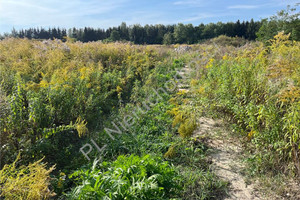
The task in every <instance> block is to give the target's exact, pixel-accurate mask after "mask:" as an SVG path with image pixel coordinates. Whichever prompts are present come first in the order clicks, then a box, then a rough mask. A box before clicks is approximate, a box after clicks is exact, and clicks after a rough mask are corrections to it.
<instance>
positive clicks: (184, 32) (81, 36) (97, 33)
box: [5, 19, 261, 44]
mask: <svg viewBox="0 0 300 200" xmlns="http://www.w3.org/2000/svg"><path fill="white" fill-rule="evenodd" d="M260 27H261V22H258V21H254V20H253V19H252V20H251V21H243V22H240V21H239V20H238V21H237V22H235V23H233V22H228V23H222V22H218V23H209V24H200V25H198V26H194V25H192V24H186V25H185V24H182V23H179V24H176V25H163V24H157V25H145V26H141V25H139V24H135V25H131V26H127V24H126V23H125V22H123V23H122V24H121V25H119V26H118V27H111V28H108V29H101V28H91V27H85V28H75V27H74V28H71V29H69V30H66V29H61V28H49V29H44V28H29V29H25V30H24V29H22V30H19V31H16V30H15V29H13V30H12V32H11V33H10V34H6V35H5V36H6V37H8V36H10V37H18V38H28V39H54V38H56V39H62V40H64V39H65V38H66V36H68V37H70V38H73V39H74V40H76V41H81V42H91V41H98V40H105V41H130V42H133V43H135V44H173V43H180V44H183V43H186V44H194V43H198V42H200V41H202V40H206V39H211V38H214V37H218V36H220V35H226V36H229V37H235V36H238V37H243V38H245V39H249V40H255V39H256V32H257V31H258V30H259V28H260Z"/></svg>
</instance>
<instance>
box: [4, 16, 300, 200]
mask: <svg viewBox="0 0 300 200" xmlns="http://www.w3.org/2000/svg"><path fill="white" fill-rule="evenodd" d="M280 16H284V17H283V18H280V19H278V18H276V19H275V18H274V19H273V18H272V19H270V20H269V21H263V26H262V27H261V29H260V30H259V31H258V33H257V35H258V38H259V40H261V41H262V42H261V41H251V42H250V41H249V40H246V39H250V40H254V39H255V36H254V35H255V33H256V31H254V30H256V29H257V30H258V26H259V25H260V22H254V21H251V22H250V23H248V25H247V23H240V22H237V23H236V24H233V23H227V24H222V23H218V24H208V25H199V26H197V27H193V26H192V25H183V24H178V25H176V26H160V25H157V26H148V25H146V26H145V27H141V26H137V25H136V26H132V27H127V26H126V24H122V25H121V26H120V27H118V28H112V29H109V30H106V32H105V33H106V35H105V36H103V38H102V39H104V40H105V41H99V42H88V41H93V40H94V39H90V37H92V36H91V35H89V36H87V35H88V33H91V32H93V31H95V30H94V29H84V30H81V29H79V30H77V29H73V30H72V31H71V32H70V33H69V35H71V37H72V38H67V37H66V38H64V37H61V39H62V40H58V39H54V40H42V41H41V40H31V39H30V38H23V39H22V38H5V39H3V40H1V41H0V51H1V55H0V114H1V116H0V142H1V144H0V169H1V170H0V197H1V198H5V199H95V198H98V199H218V198H219V197H220V196H224V194H225V193H226V189H227V185H228V184H227V183H226V182H224V181H222V180H220V178H219V177H217V176H216V175H215V174H214V173H213V172H212V171H211V169H210V164H209V163H210V162H209V160H208V158H207V153H208V150H209V147H208V146H206V145H205V143H204V141H203V138H201V137H197V136H195V135H193V134H194V133H195V131H196V130H197V128H198V126H199V125H198V122H197V119H198V118H199V117H201V116H212V117H222V118H224V119H227V120H228V121H229V122H230V124H231V125H232V129H233V131H234V132H235V133H236V134H238V135H239V136H241V137H243V138H244V142H245V146H246V149H247V150H248V151H249V153H250V155H251V156H249V158H248V164H249V171H250V173H251V175H257V174H262V173H272V174H273V175H276V174H278V173H286V174H291V175H299V174H300V162H299V156H300V139H299V138H300V132H299V131H300V129H299V127H300V114H299V113H300V89H299V88H300V78H299V77H300V67H299V66H300V42H299V41H297V40H298V37H297V34H298V33H297V30H298V29H297V28H296V26H295V25H297V24H298V19H296V18H295V16H298V15H294V14H290V13H289V12H287V13H280ZM272 20H273V21H272ZM274 20H275V21H274ZM272 23H280V24H283V25H282V26H278V30H276V32H277V31H282V32H279V33H277V35H275V36H274V37H273V35H272V34H273V33H272V34H271V35H263V34H262V33H263V30H264V29H266V28H268V27H269V25H271V24H272ZM256 25H257V26H256ZM250 26H251V28H247V27H250ZM241 27H244V28H243V29H242V30H241ZM276 27H277V26H276ZM227 29H228V30H227ZM248 29H249V30H248ZM154 30H155V31H154ZM162 30H164V31H162ZM225 30H226V31H225ZM232 30H234V31H237V30H239V31H241V32H239V31H237V32H234V31H233V33H232V34H236V33H239V34H240V35H238V36H245V35H244V34H249V35H248V36H247V37H245V38H241V37H235V36H236V35H230V34H229V32H227V31H232ZM56 31H57V33H59V32H60V33H61V34H63V33H62V31H58V30H56ZM89 31H90V32H89ZM143 31H144V32H145V33H147V34H143ZM25 32H26V31H25ZM40 32H41V30H40ZM50 32H52V33H53V30H52V31H51V30H50ZM96 32H97V31H96ZM100 32H101V31H100ZM79 33H80V34H79ZM103 33H104V32H103ZM108 33H109V34H108ZM14 34H20V33H18V32H14ZM36 34H39V31H37V33H36ZM44 34H45V33H44ZM86 34H87V35H86ZM31 35H32V34H31ZM215 36H219V37H216V38H213V39H211V40H208V41H205V42H203V43H202V44H195V45H189V46H184V47H183V48H180V45H171V44H172V43H174V42H177V43H189V44H193V43H197V42H199V41H200V40H202V39H208V38H212V37H215ZM229 36H232V37H229ZM16 37H20V36H16ZM22 37H23V36H22ZM49 37H50V36H49ZM51 37H52V36H51ZM97 37H98V36H97ZM97 37H95V40H98V38H97ZM101 37H102V36H101ZM270 37H272V38H270ZM46 38H47V37H46ZM36 39H38V37H37V38H36ZM76 40H78V41H76ZM118 40H130V41H133V42H134V43H137V44H143V43H149V44H161V43H162V42H163V43H164V44H166V45H167V46H159V45H151V46H147V45H133V44H132V43H129V42H128V43H127V42H122V43H120V42H116V41H118ZM81 41H83V42H81ZM113 41H114V43H112V42H113ZM85 42H88V43H85ZM184 66H188V67H189V71H188V73H189V76H188V77H184V76H183V75H182V74H181V73H179V72H178V71H179V70H181V69H182V68H183V67H184ZM186 82H187V83H188V85H189V87H190V89H188V90H182V89H181V90H180V91H179V90H178V85H184V84H186ZM200 126H201V125H200ZM83 147H87V148H90V150H89V151H86V149H83ZM20 155H22V157H20ZM93 160H94V162H92V161H93ZM54 166H55V167H54Z"/></svg>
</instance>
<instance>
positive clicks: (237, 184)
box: [195, 118, 264, 200]
mask: <svg viewBox="0 0 300 200" xmlns="http://www.w3.org/2000/svg"><path fill="white" fill-rule="evenodd" d="M222 124H223V122H222V121H220V120H213V119H209V118H200V119H199V125H200V126H199V130H198V131H197V132H196V133H195V137H197V136H198V137H203V138H206V140H205V141H206V143H207V144H208V145H209V146H210V147H211V149H212V151H211V152H210V155H209V156H210V158H211V160H212V171H213V172H215V173H216V174H217V175H218V176H219V177H220V178H221V179H223V180H226V181H228V182H229V184H230V185H229V189H230V190H229V194H228V197H224V199H226V200H229V199H239V200H255V199H264V198H262V196H260V195H259V193H258V191H256V190H255V189H254V185H251V184H250V185H247V184H246V182H245V177H244V176H243V175H242V173H241V172H242V170H243V168H244V167H245V166H244V164H243V163H242V161H241V159H242V155H243V153H242V147H241V146H240V144H241V142H240V141H237V139H234V138H232V137H229V135H230V134H229V133H228V131H227V130H226V129H225V128H224V127H223V125H222Z"/></svg>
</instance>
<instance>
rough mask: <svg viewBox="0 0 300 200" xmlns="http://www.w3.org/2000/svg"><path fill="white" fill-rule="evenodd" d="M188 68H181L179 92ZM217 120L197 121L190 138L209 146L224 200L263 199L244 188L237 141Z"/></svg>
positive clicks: (251, 187) (184, 86)
mask: <svg viewBox="0 0 300 200" xmlns="http://www.w3.org/2000/svg"><path fill="white" fill-rule="evenodd" d="M190 72H191V69H190V68H188V67H187V66H185V67H184V68H183V69H182V70H181V72H179V75H180V76H182V77H183V79H182V82H180V83H179V85H178V89H179V91H186V92H188V91H189V79H188V78H187V77H188V74H189V73H190ZM223 125H224V123H223V122H222V121H220V120H213V119H210V118H204V117H203V118H200V119H199V128H198V131H196V132H195V133H194V137H200V138H204V139H205V142H206V143H207V144H208V145H209V146H210V147H211V149H212V151H211V153H210V155H209V156H210V158H211V161H212V171H213V172H214V173H216V175H217V176H219V177H220V178H221V179H223V180H225V181H228V182H229V184H230V186H229V194H228V196H227V197H224V198H222V199H224V200H231V199H232V200H256V199H264V198H262V196H260V195H259V193H258V192H257V191H256V190H255V189H254V185H251V184H250V185H247V184H246V182H245V177H244V176H243V175H242V174H241V172H242V170H243V168H244V167H245V166H244V164H243V163H242V161H241V158H242V155H243V154H242V148H241V146H240V144H241V142H240V141H237V139H234V138H233V137H229V136H230V134H229V133H228V131H227V130H226V128H225V127H224V126H223Z"/></svg>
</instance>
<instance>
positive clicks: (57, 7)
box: [0, 0, 299, 33]
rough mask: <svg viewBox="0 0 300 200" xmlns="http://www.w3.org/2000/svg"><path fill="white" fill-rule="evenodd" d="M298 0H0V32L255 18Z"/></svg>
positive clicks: (195, 23)
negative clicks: (34, 28)
mask: <svg viewBox="0 0 300 200" xmlns="http://www.w3.org/2000/svg"><path fill="white" fill-rule="evenodd" d="M297 2H299V0H228V1H225V0H186V1H184V0H173V1H171V0H147V1H143V0H0V33H3V32H10V31H11V29H12V28H13V27H15V28H16V29H21V28H29V27H46V28H48V27H54V26H55V27H64V28H70V27H84V26H89V27H95V28H98V27H100V28H108V27H110V26H117V25H119V24H121V22H123V21H124V22H126V23H127V24H128V25H132V24H137V23H139V24H141V25H145V24H177V23H179V22H182V23H185V24H188V23H192V24H194V25H198V24H200V23H209V22H218V21H222V22H228V21H236V20H238V19H240V20H250V19H251V18H254V19H255V20H259V19H261V18H266V17H268V16H271V15H274V14H276V12H277V11H279V10H282V9H285V8H286V6H287V5H295V4H296V3H297Z"/></svg>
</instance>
